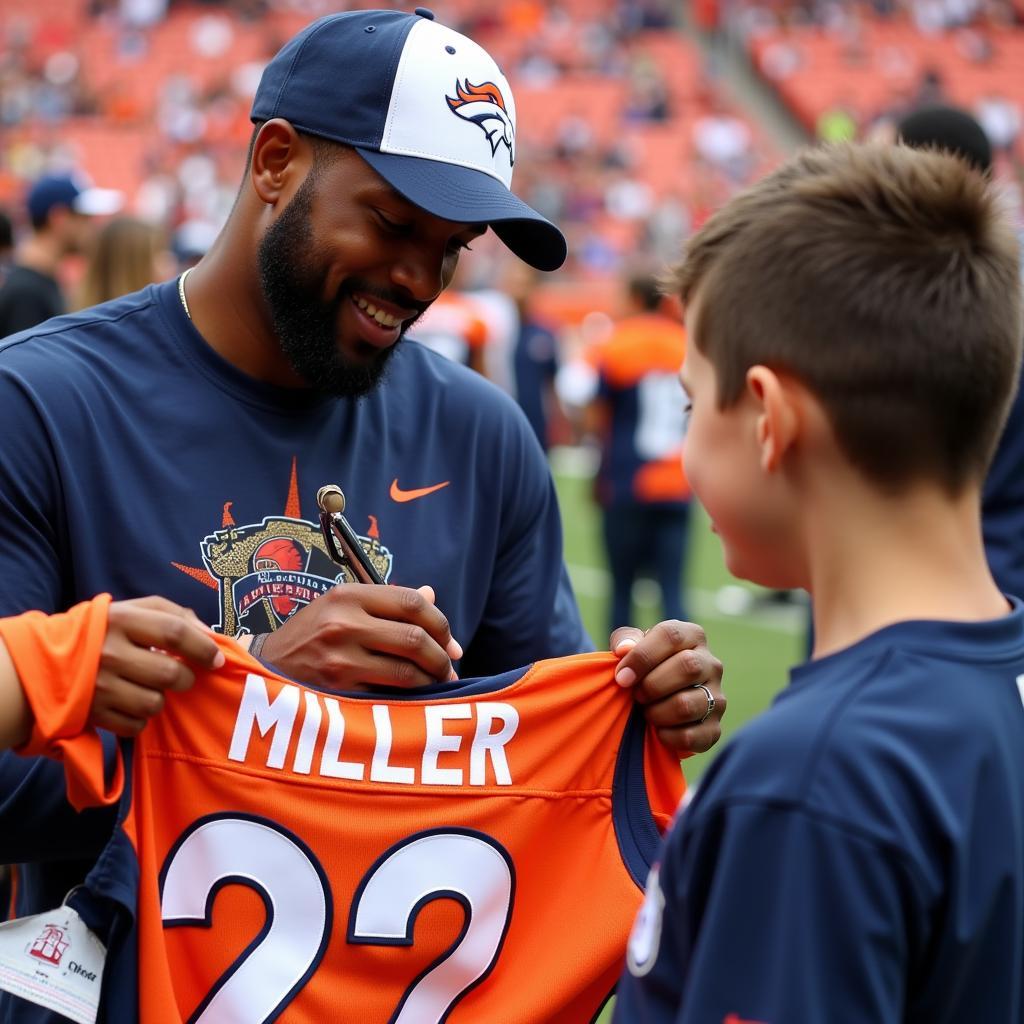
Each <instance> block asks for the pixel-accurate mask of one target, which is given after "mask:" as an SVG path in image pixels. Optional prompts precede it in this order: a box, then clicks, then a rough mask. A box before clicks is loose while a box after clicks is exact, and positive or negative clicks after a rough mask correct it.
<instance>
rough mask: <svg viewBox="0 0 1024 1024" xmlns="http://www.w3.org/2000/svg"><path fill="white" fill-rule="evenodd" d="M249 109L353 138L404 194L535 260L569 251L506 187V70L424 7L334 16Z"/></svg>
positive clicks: (512, 118)
mask: <svg viewBox="0 0 1024 1024" xmlns="http://www.w3.org/2000/svg"><path fill="white" fill-rule="evenodd" d="M250 117H251V118H252V120H253V121H255V122H260V121H269V120H270V119H271V118H275V117H281V118H284V119H285V120H286V121H289V122H290V123H291V124H292V125H293V126H294V127H295V128H297V129H298V130H299V131H302V132H307V133H309V134H310V135H317V136H320V137H322V138H325V139H331V140H333V141H334V142H340V143H343V144H345V145H347V146H352V147H353V148H354V149H355V150H356V151H357V152H358V153H359V154H360V156H362V158H363V159H364V160H365V161H366V162H367V163H368V164H369V165H370V166H371V167H372V168H373V169H374V170H375V171H376V172H377V173H378V174H379V175H380V176H381V177H382V178H383V179H384V180H385V181H387V182H388V184H389V185H391V187H392V188H394V189H395V190H396V191H397V192H399V193H400V194H401V195H403V196H404V197H405V198H406V199H408V200H409V202H411V203H413V204H414V205H416V206H418V207H420V209H423V210H426V211H427V212H428V213H432V214H434V215H435V216H437V217H443V218H444V219H445V220H454V221H459V222H462V223H468V224H488V225H490V226H491V228H493V230H494V232H495V234H497V236H498V237H499V238H500V239H501V240H502V241H503V242H504V243H505V244H506V245H507V246H508V247H509V249H511V250H512V252H514V253H515V254H516V255H517V256H519V257H520V258H521V259H523V260H525V261H526V262H527V263H529V264H530V265H531V266H534V267H536V268H537V269H538V270H557V269H558V268H559V267H560V266H561V265H562V264H563V263H564V262H565V256H566V244H565V238H564V236H563V235H562V233H561V231H559V230H558V228H557V227H555V225H554V224H552V223H551V222H550V221H548V220H546V219H545V218H544V217H542V216H541V215H540V214H539V213H537V211H536V210H534V209H532V208H531V207H529V206H528V205H527V204H526V203H524V202H523V201H522V200H521V199H519V198H518V197H517V196H515V195H513V194H512V192H511V191H510V185H511V182H512V166H513V164H514V163H515V154H516V108H515V102H514V100H513V99H512V90H511V89H510V88H509V84H508V81H507V80H506V79H505V76H504V75H503V74H502V73H501V71H499V70H498V66H497V64H495V62H494V60H493V59H492V58H491V56H490V54H488V53H487V51H486V50H484V49H483V48H482V47H481V46H479V45H478V44H477V43H474V42H473V40H472V39H469V38H467V37H466V36H464V35H460V34H459V33H458V32H455V31H453V30H452V29H450V28H445V27H444V26H443V25H439V24H437V23H436V22H435V21H434V15H433V14H432V13H431V12H430V11H428V10H425V9H424V8H417V9H416V13H415V14H405V13H402V12H400V11H351V12H348V13H344V14H331V15H328V16H327V17H325V18H320V19H319V20H318V21H314V22H313V23H312V24H311V25H308V26H307V27H306V28H305V29H303V30H302V31H301V32H300V33H299V34H298V35H297V36H295V37H294V38H293V39H291V40H290V41H289V42H288V43H286V44H285V45H284V47H283V48H282V49H281V50H280V52H279V53H278V54H277V55H276V56H275V57H274V58H273V60H271V62H270V63H269V64H268V65H267V67H266V69H265V70H264V72H263V77H262V79H261V80H260V84H259V87H258V88H257V90H256V97H255V99H254V100H253V105H252V112H251V114H250Z"/></svg>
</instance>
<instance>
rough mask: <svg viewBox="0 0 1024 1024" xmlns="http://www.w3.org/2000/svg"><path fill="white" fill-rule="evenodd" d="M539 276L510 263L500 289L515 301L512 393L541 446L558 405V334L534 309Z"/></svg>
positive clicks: (545, 442) (547, 437)
mask: <svg viewBox="0 0 1024 1024" xmlns="http://www.w3.org/2000/svg"><path fill="white" fill-rule="evenodd" d="M539 280H540V275H539V274H538V273H537V272H536V271H535V270H534V269H533V268H532V267H529V266H527V265H526V264H525V263H519V262H515V263H511V262H510V263H509V264H508V265H507V266H506V268H505V271H504V273H503V275H502V279H501V285H502V290H503V291H504V292H505V294H506V295H508V297H509V298H510V299H511V300H512V302H513V303H514V304H515V309H516V314H517V324H516V331H515V339H514V342H513V346H512V378H513V385H514V390H513V392H512V393H513V395H514V397H515V400H516V402H518V404H519V408H520V409H522V410H523V412H524V413H525V415H526V418H527V419H528V420H529V421H530V426H531V427H533V432H534V434H536V435H537V440H538V441H539V442H540V445H541V447H542V448H543V449H544V450H545V451H547V450H548V445H549V444H550V440H551V439H550V434H549V426H550V422H551V417H552V414H553V413H554V411H555V409H556V408H557V405H556V399H555V377H556V376H557V374H558V337H557V336H556V334H555V331H554V329H553V327H551V326H550V325H548V324H547V323H545V322H544V320H543V319H541V317H539V316H538V315H537V313H536V310H535V308H534V307H535V305H536V299H535V296H534V293H535V291H536V288H537V285H538V283H539Z"/></svg>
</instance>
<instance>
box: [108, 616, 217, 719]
mask: <svg viewBox="0 0 1024 1024" xmlns="http://www.w3.org/2000/svg"><path fill="white" fill-rule="evenodd" d="M223 664H224V654H223V652H222V651H221V650H220V649H219V648H218V647H217V643H216V641H215V640H214V639H213V635H212V633H211V632H210V630H209V629H207V627H206V626H204V625H203V624H202V623H201V622H200V621H199V619H198V618H197V617H196V615H195V613H194V612H192V611H190V610H189V609H187V608H182V607H180V606H179V605H176V604H174V603H172V602H171V601H166V600H164V598H162V597H141V598H138V599H136V600H134V601H114V602H113V603H112V604H111V605H110V611H109V613H108V619H107V638H106V640H105V641H104V643H103V650H102V652H101V653H100V669H99V674H98V675H97V677H96V694H95V696H94V697H93V702H92V713H91V715H90V717H89V721H90V723H91V724H92V725H96V726H99V727H100V728H101V729H108V730H110V732H114V733H117V735H119V736H136V735H138V733H139V732H141V731H142V727H143V726H144V725H145V724H146V722H147V721H148V720H149V719H150V718H152V717H153V715H155V714H156V713H157V712H158V711H159V710H160V709H161V708H162V707H163V706H164V692H165V691H166V690H187V689H188V688H189V687H190V686H191V685H192V684H193V683H194V682H195V674H194V672H193V669H216V668H220V666H221V665H223Z"/></svg>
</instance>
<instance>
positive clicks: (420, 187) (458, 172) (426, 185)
mask: <svg viewBox="0 0 1024 1024" xmlns="http://www.w3.org/2000/svg"><path fill="white" fill-rule="evenodd" d="M356 152H357V153H359V155H360V156H361V157H362V158H363V159H364V160H365V161H366V162H367V163H368V164H369V165H370V166H371V167H372V168H373V169H374V170H375V171H376V172H377V173H378V174H379V175H380V176H381V177H382V178H383V179H384V180H385V181H386V182H387V183H388V184H389V185H390V186H391V187H392V188H393V189H395V191H396V192H399V193H401V195H403V196H404V197H405V198H406V199H408V200H409V202H410V203H414V204H415V205H416V206H418V207H420V209H422V210H426V211H427V213H432V214H433V215H434V216H435V217H443V218H444V219H445V220H454V221H458V222H460V223H465V224H489V225H490V226H491V228H492V229H493V230H494V233H495V234H496V235H497V236H498V237H499V238H500V239H501V240H502V241H503V242H504V243H505V245H507V246H508V247H509V249H511V250H512V252H514V253H515V254H516V255H517V256H518V257H519V258H520V259H521V260H523V261H524V262H526V263H529V264H530V266H531V267H536V268H537V269H538V270H557V269H558V268H559V267H560V266H561V265H562V264H563V263H564V262H565V257H566V254H567V251H568V250H567V248H566V244H565V236H564V235H563V234H562V232H561V231H559V230H558V228H556V227H555V225H554V224H552V223H551V221H549V220H546V219H545V218H544V217H542V216H541V215H540V214H539V213H537V211H536V210H534V209H531V208H530V207H529V206H527V205H526V203H524V202H523V201H522V200H521V199H519V198H518V197H517V196H514V195H513V194H512V193H511V192H510V191H509V190H508V189H507V188H505V186H504V185H503V184H502V183H501V182H500V181H498V179H497V178H492V177H491V176H490V175H489V174H484V173H483V172H482V171H477V170H474V169H472V168H469V167H460V166H459V165H458V164H448V163H443V162H441V161H439V160H427V159H423V158H421V157H412V156H401V155H399V154H396V153H377V152H374V151H371V150H366V149H359V148H357V149H356Z"/></svg>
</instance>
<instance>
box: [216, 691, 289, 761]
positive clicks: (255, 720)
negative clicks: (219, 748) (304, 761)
mask: <svg viewBox="0 0 1024 1024" xmlns="http://www.w3.org/2000/svg"><path fill="white" fill-rule="evenodd" d="M298 710H299V688H298V687H297V686H282V687H281V692H280V693H279V694H278V695H277V697H275V698H274V701H273V702H271V701H270V698H269V696H268V694H267V683H266V680H264V679H263V678H262V677H261V676H258V675H255V674H254V673H252V672H250V673H249V674H248V675H247V676H246V677H245V692H244V693H243V694H242V702H241V704H239V705H238V716H237V717H236V718H235V732H234V735H233V736H232V737H231V749H230V750H229V751H228V757H229V758H231V760H232V761H244V760H245V758H246V755H247V754H248V753H249V740H250V739H251V738H252V727H253V725H255V726H256V728H257V729H259V731H260V735H261V736H266V735H267V733H268V732H270V730H271V729H273V730H274V738H273V740H272V741H271V743H270V753H269V754H268V755H267V767H268V768H281V767H283V766H284V756H285V754H286V753H287V752H288V744H289V743H290V742H291V739H292V728H293V727H294V725H295V715H296V714H297V712H298Z"/></svg>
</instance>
